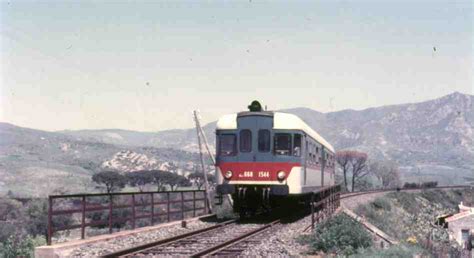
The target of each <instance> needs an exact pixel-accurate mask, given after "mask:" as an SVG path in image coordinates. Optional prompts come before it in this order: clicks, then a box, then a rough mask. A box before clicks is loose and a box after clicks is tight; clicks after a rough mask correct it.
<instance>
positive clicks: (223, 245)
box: [191, 219, 280, 257]
mask: <svg viewBox="0 0 474 258" xmlns="http://www.w3.org/2000/svg"><path fill="white" fill-rule="evenodd" d="M277 224H280V220H279V219H278V220H275V221H272V222H270V223H268V224H266V225H264V226H262V227H259V228H257V229H254V230H251V231H249V232H246V233H244V234H242V235H240V236H238V237H235V238H233V239H230V240H228V241H225V242H223V243H220V244H217V245H215V246H211V247H209V248H207V249H205V250H202V251H200V252H197V253H194V254H193V255H191V257H202V256H210V255H212V254H215V253H217V252H219V251H221V250H223V249H225V248H227V247H230V246H232V245H234V244H237V243H239V242H241V241H243V240H245V239H247V238H249V237H252V236H255V235H257V234H259V233H261V232H262V231H264V230H267V229H269V228H271V227H273V226H274V225H277Z"/></svg>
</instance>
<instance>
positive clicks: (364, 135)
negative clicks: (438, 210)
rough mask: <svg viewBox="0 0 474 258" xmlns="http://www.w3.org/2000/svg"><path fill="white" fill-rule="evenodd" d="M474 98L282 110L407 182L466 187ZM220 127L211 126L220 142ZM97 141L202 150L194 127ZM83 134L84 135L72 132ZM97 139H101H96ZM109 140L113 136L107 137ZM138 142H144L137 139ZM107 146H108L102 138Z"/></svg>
mask: <svg viewBox="0 0 474 258" xmlns="http://www.w3.org/2000/svg"><path fill="white" fill-rule="evenodd" d="M473 99H474V96H472V95H467V94H461V93H457V92H456V93H452V94H449V95H446V96H444V97H441V98H438V99H435V100H430V101H425V102H421V103H411V104H401V105H392V106H383V107H375V108H369V109H364V110H342V111H337V112H330V113H321V112H318V111H315V110H312V109H308V108H294V109H287V110H281V111H282V112H288V113H292V114H295V115H297V116H299V117H301V118H302V119H303V120H304V121H306V122H307V123H308V124H309V125H310V126H311V127H313V128H314V129H315V130H316V131H318V132H319V133H320V134H321V135H322V136H323V137H325V138H326V139H327V140H328V141H329V142H331V143H332V144H333V145H334V147H335V148H336V149H339V150H340V149H349V148H351V149H358V150H362V151H366V152H368V153H369V154H370V156H371V157H372V158H376V159H382V158H384V159H391V160H394V161H396V162H397V163H398V164H399V165H400V166H401V169H402V172H403V176H404V177H405V178H406V180H411V181H417V180H438V181H440V183H462V182H464V181H465V177H474V129H473V128H474V106H473ZM215 126H216V123H215V122H212V123H209V124H207V125H206V126H205V128H204V131H205V132H206V135H207V138H208V140H209V142H210V143H211V144H214V143H215V139H214V138H215V135H214V130H215ZM87 132H88V134H87V135H90V136H91V137H93V136H94V137H96V135H97V134H100V135H101V137H106V135H108V134H109V133H111V132H115V133H117V134H119V135H120V137H122V138H126V139H130V140H127V142H129V144H130V145H134V146H138V145H146V146H153V147H160V148H162V147H166V148H174V149H180V150H186V151H194V152H195V151H197V144H196V142H197V140H196V132H195V129H194V128H191V129H178V130H167V131H161V132H157V133H155V134H150V133H144V134H143V135H142V136H143V138H140V139H141V140H136V141H132V140H131V139H132V138H131V137H128V136H127V134H125V133H123V134H122V133H121V132H120V131H93V130H91V131H87ZM67 133H68V134H71V135H83V134H84V133H85V132H84V131H80V132H77V131H68V132H67ZM96 139H99V138H97V137H96ZM106 139H108V138H106ZM133 139H138V137H135V138H133ZM101 142H107V141H105V140H101Z"/></svg>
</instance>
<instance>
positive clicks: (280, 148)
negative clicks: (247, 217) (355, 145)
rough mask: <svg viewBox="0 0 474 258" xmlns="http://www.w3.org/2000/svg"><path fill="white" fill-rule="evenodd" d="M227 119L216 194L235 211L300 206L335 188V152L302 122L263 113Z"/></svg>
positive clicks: (220, 134)
mask: <svg viewBox="0 0 474 258" xmlns="http://www.w3.org/2000/svg"><path fill="white" fill-rule="evenodd" d="M249 109H250V110H251V111H247V112H240V113H237V114H230V115H225V116H223V117H222V118H220V119H219V120H218V122H217V128H216V136H217V139H216V146H217V148H216V149H217V150H216V151H217V153H216V170H217V171H216V172H217V173H216V174H217V179H218V186H217V189H216V190H217V193H218V194H220V195H223V194H232V197H233V200H234V210H235V211H237V212H243V211H245V212H247V211H250V212H253V211H256V210H257V209H259V207H264V208H271V207H273V206H279V204H281V203H284V202H285V201H290V202H297V201H298V200H302V199H305V198H306V197H308V196H309V194H310V193H313V192H318V190H320V189H322V188H324V187H327V186H333V185H334V172H335V157H334V148H333V147H332V146H331V145H330V144H329V143H328V142H327V141H326V140H325V139H324V138H323V137H321V136H320V135H319V134H318V133H317V132H315V131H314V130H313V129H311V128H310V127H309V126H308V125H307V124H306V123H305V122H303V120H301V119H300V118H299V117H297V116H295V115H292V114H287V113H281V112H272V111H263V110H262V109H261V106H260V104H259V103H258V102H257V101H254V102H252V105H251V106H249Z"/></svg>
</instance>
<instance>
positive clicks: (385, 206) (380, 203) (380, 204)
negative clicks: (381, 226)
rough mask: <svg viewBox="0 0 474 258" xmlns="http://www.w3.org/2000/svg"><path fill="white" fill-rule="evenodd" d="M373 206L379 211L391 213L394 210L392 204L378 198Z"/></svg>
mask: <svg viewBox="0 0 474 258" xmlns="http://www.w3.org/2000/svg"><path fill="white" fill-rule="evenodd" d="M371 205H372V207H374V208H375V209H377V210H385V211H390V210H391V209H392V205H390V202H389V201H388V200H387V199H386V198H377V199H375V200H374V201H373V202H372V203H371Z"/></svg>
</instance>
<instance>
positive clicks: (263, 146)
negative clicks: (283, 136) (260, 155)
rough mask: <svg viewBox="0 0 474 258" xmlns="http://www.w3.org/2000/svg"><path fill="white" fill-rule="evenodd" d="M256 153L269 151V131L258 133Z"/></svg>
mask: <svg viewBox="0 0 474 258" xmlns="http://www.w3.org/2000/svg"><path fill="white" fill-rule="evenodd" d="M258 151H259V152H269V151H270V131H268V130H259V131H258Z"/></svg>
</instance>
